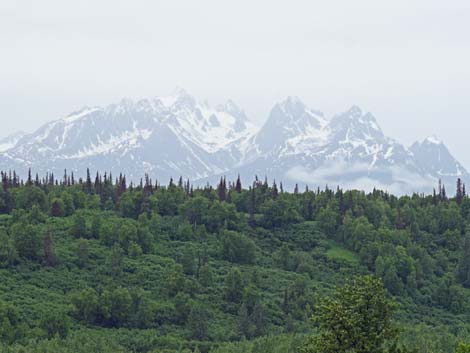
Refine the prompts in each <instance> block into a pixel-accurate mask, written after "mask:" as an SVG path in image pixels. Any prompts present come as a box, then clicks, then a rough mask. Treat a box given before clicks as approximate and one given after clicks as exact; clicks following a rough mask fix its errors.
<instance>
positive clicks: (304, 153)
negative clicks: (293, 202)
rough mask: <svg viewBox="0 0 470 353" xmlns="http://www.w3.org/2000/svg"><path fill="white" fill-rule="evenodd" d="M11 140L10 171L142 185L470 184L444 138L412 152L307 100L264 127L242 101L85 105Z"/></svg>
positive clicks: (356, 114) (352, 115) (420, 187)
mask: <svg viewBox="0 0 470 353" xmlns="http://www.w3.org/2000/svg"><path fill="white" fill-rule="evenodd" d="M5 141H6V142H2V143H3V144H2V143H0V146H4V147H3V152H2V150H1V149H0V165H1V166H2V169H16V170H17V171H18V172H19V173H21V174H25V173H26V172H27V169H28V168H32V169H33V170H34V171H37V172H39V173H45V172H46V171H52V172H55V173H62V172H63V170H64V169H68V170H69V171H74V172H76V173H79V174H83V173H84V171H85V170H86V168H90V169H91V170H101V171H104V170H107V171H111V172H113V173H120V172H123V173H125V174H127V175H128V177H129V178H131V179H133V180H135V181H137V180H138V179H139V178H140V177H141V176H142V175H143V174H145V173H148V174H149V175H150V176H151V177H152V178H157V179H159V180H160V181H162V182H166V181H167V180H168V179H169V178H170V177H173V178H177V177H179V176H183V177H185V178H189V179H191V180H193V181H194V182H196V183H205V182H207V181H209V182H216V181H218V179H219V178H220V176H222V175H227V177H229V178H235V177H236V176H237V175H238V174H240V175H241V176H242V178H243V179H245V180H252V179H253V177H254V176H255V175H258V177H260V178H263V177H264V176H269V177H270V178H271V179H276V180H278V181H283V183H284V185H285V186H286V187H293V185H294V184H296V183H299V184H308V185H310V186H314V187H316V186H325V185H326V184H328V185H330V186H336V185H342V186H344V187H348V188H361V189H367V190H368V189H371V188H373V187H380V188H384V189H387V190H389V191H391V192H394V193H405V192H406V193H408V192H413V191H429V190H431V189H432V187H433V186H434V185H436V183H437V180H438V179H442V180H443V182H444V183H446V184H453V183H455V179H456V178H457V177H460V178H462V179H463V180H464V181H467V180H469V179H470V178H469V174H468V172H467V171H466V170H465V168H464V167H463V166H462V165H461V164H460V163H458V162H457V161H456V160H455V158H454V157H452V155H451V154H450V152H449V151H448V149H447V148H446V147H445V145H444V144H443V143H442V142H439V141H436V139H431V138H428V139H426V140H424V141H423V142H419V143H418V142H417V143H415V144H413V145H412V146H411V147H410V148H406V147H405V146H403V145H401V144H400V143H398V142H397V141H395V140H393V139H391V138H389V137H387V136H386V135H385V134H384V132H383V131H382V129H381V128H380V126H379V124H378V122H377V120H376V119H375V117H374V116H373V115H372V114H371V113H368V112H363V111H362V110H361V109H360V108H359V107H357V106H353V107H351V108H350V109H349V110H347V111H346V112H344V113H341V114H337V115H335V116H333V117H332V118H327V117H325V115H324V114H323V113H322V112H320V111H318V110H314V109H311V108H309V107H307V106H306V105H305V104H304V103H303V102H302V101H301V100H300V99H299V98H297V97H288V98H287V99H285V100H284V101H282V102H280V103H278V104H276V105H275V106H274V107H273V108H272V110H271V112H270V114H269V117H268V119H267V121H266V122H265V124H264V125H263V126H262V127H261V128H260V129H259V130H257V129H256V128H255V127H254V126H253V125H252V124H251V123H250V122H249V120H248V119H247V117H246V115H245V113H244V112H243V110H242V109H240V108H239V107H237V106H236V104H235V103H233V102H232V101H228V102H226V103H225V104H223V105H219V106H217V107H215V108H212V107H211V106H210V105H209V104H207V103H201V102H198V101H197V100H196V99H195V98H193V97H192V96H191V95H189V94H188V93H187V92H185V91H184V90H178V91H177V92H176V93H175V94H173V95H171V96H167V97H154V98H151V99H142V100H139V101H137V102H134V101H131V100H122V101H121V102H119V103H117V104H112V105H109V106H108V107H105V108H100V107H93V108H89V107H85V108H83V109H82V110H80V111H78V112H75V113H72V114H70V115H69V116H67V117H65V118H63V119H59V120H55V121H52V122H50V123H47V124H45V125H44V126H42V127H41V128H40V129H38V130H37V131H35V132H34V133H32V134H28V135H24V136H22V135H18V136H17V137H16V140H14V138H13V137H11V138H9V139H7V140H5ZM0 142H1V141H0Z"/></svg>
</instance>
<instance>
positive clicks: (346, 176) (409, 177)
mask: <svg viewBox="0 0 470 353" xmlns="http://www.w3.org/2000/svg"><path fill="white" fill-rule="evenodd" d="M286 177H287V178H288V179H289V180H290V181H292V182H296V183H303V184H307V185H310V186H313V187H317V186H319V187H324V186H325V185H328V186H330V187H331V188H333V187H336V186H338V185H339V186H340V187H341V188H343V189H358V190H364V191H372V190H373V189H374V188H376V189H381V190H386V191H388V192H390V193H392V194H396V195H404V194H410V193H413V192H427V193H430V192H431V191H432V190H433V188H434V187H435V186H436V180H434V179H433V178H431V177H425V176H422V175H420V174H418V173H416V172H413V171H410V170H408V169H406V168H405V167H388V168H377V167H372V168H371V167H370V165H368V164H364V163H348V162H345V161H342V160H340V161H334V162H330V163H328V164H325V165H322V166H320V167H319V168H315V169H309V168H306V167H303V166H295V167H293V168H291V169H289V170H288V171H287V172H286Z"/></svg>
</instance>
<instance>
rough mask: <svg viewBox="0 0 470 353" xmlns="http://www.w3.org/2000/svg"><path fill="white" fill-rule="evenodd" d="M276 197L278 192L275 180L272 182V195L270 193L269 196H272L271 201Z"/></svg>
mask: <svg viewBox="0 0 470 353" xmlns="http://www.w3.org/2000/svg"><path fill="white" fill-rule="evenodd" d="M278 195H279V192H278V191H277V185H276V180H274V182H273V187H272V193H271V196H272V198H273V200H276V199H277V197H278Z"/></svg>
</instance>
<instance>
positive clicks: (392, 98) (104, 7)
mask: <svg viewBox="0 0 470 353" xmlns="http://www.w3.org/2000/svg"><path fill="white" fill-rule="evenodd" d="M469 33H470V1H468V0H449V1H442V0H439V1H435V0H412V1H410V0H394V1H377V0H366V1H361V0H355V1H351V0H344V1H338V0H328V1H315V0H305V1H300V0H289V1H287V0H286V1H276V0H256V1H255V0H237V1H223V0H213V1H210V0H197V1H193V0H187V1H179V0H171V1H161V0H153V1H143V0H132V1H131V0H128V1H119V0H99V1H97V0H95V1H90V0H80V1H70V0H69V1H66V0H41V1H37V0H36V1H34V0H31V1H26V0H2V1H1V2H0V122H1V128H0V136H3V135H7V134H9V133H11V132H13V131H15V130H25V131H33V130H34V129H36V128H37V127H39V126H40V125H41V124H43V123H44V122H46V121H49V120H52V119H57V118H59V117H62V116H64V115H66V114H68V113H69V112H71V111H74V110H77V109H79V108H81V107H82V106H84V105H106V104H109V103H113V102H115V101H118V100H119V99H121V98H122V97H130V98H135V99H137V98H142V97H151V96H156V95H166V94H168V93H171V91H172V90H173V89H174V88H175V87H183V88H185V89H186V90H187V91H189V92H190V93H191V94H193V95H195V96H196V97H198V98H200V99H204V98H207V99H208V100H209V102H211V103H213V104H216V103H220V102H222V101H224V100H226V99H228V98H231V99H233V100H234V101H236V102H237V103H238V104H239V105H240V106H242V107H243V108H244V109H245V110H246V112H247V114H248V115H249V117H250V118H251V119H253V120H254V121H256V122H258V123H261V122H262V121H263V120H264V119H265V118H266V116H267V114H268V112H269V110H270V108H271V107H272V105H274V103H275V102H276V101H279V100H281V99H283V98H284V97H285V96H287V95H296V96H299V97H300V98H301V99H302V100H303V101H304V102H305V103H307V104H308V105H309V106H311V107H313V108H316V109H319V110H322V111H324V112H325V113H327V114H333V113H336V112H341V111H344V110H346V109H348V108H349V106H351V105H353V104H357V105H359V106H361V107H362V108H363V109H364V110H368V111H371V112H372V113H373V114H374V115H375V116H376V117H377V119H378V121H379V123H380V124H381V126H382V128H383V130H384V131H385V133H386V134H387V135H389V136H391V137H394V138H396V139H398V140H399V141H400V142H402V143H405V144H407V145H408V144H410V143H411V142H412V141H414V140H416V139H422V138H424V137H425V136H427V135H432V134H435V135H437V136H438V137H440V138H441V139H443V140H444V141H445V142H446V144H447V145H448V146H449V147H450V149H451V152H453V153H454V155H456V156H457V158H458V159H459V160H460V161H462V162H463V163H464V164H465V166H466V167H467V168H468V169H470V153H469V151H470V139H469V138H468V134H469V131H470V42H469V39H468V36H469Z"/></svg>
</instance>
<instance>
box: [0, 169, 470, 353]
mask: <svg viewBox="0 0 470 353" xmlns="http://www.w3.org/2000/svg"><path fill="white" fill-rule="evenodd" d="M87 174H88V177H87V178H85V179H84V180H81V179H76V178H74V176H73V175H67V173H65V175H64V176H62V177H60V178H56V177H54V176H53V175H47V176H46V177H45V178H40V177H38V176H37V177H36V178H34V177H31V174H30V176H29V177H28V178H27V179H26V180H24V181H21V180H19V178H18V177H17V176H16V175H15V174H14V173H2V175H1V177H2V186H1V187H0V238H1V240H0V341H1V345H2V346H1V347H2V348H1V351H2V352H17V353H19V352H25V353H27V352H50V353H52V352H54V353H55V352H74V353H75V352H78V353H80V352H83V353H85V352H86V353H90V352H167V353H170V352H213V353H227V352H233V353H235V352H237V353H238V352H239V353H241V352H266V353H267V352H277V353H287V352H289V353H290V352H301V351H304V352H313V350H312V349H314V348H312V345H315V344H316V343H315V342H319V341H321V339H322V338H321V337H324V336H322V332H323V333H324V331H322V330H324V329H325V325H326V324H325V322H328V315H327V312H325V308H328V305H330V306H334V307H335V308H342V306H341V305H339V304H338V305H336V304H337V303H338V302H335V300H340V299H338V298H343V299H344V298H353V299H348V300H347V302H351V301H354V300H355V299H354V298H355V297H354V296H351V295H352V294H351V293H356V292H360V291H361V288H362V287H352V288H353V290H351V289H350V288H351V287H348V284H347V283H349V281H350V280H351V279H352V278H362V279H364V278H366V279H367V278H372V277H363V276H364V275H373V276H375V277H377V278H380V279H381V280H382V282H383V286H384V287H385V289H386V291H387V295H386V296H387V298H389V299H390V300H391V301H394V302H396V305H394V308H395V309H394V314H393V317H392V318H391V320H392V321H391V322H392V325H393V327H394V329H397V332H396V334H397V337H399V338H398V342H397V345H393V347H392V346H391V347H390V351H397V350H398V351H400V350H403V349H406V350H407V351H413V350H415V351H416V352H420V353H421V352H422V353H424V352H455V351H456V349H457V346H458V344H459V342H460V343H461V345H460V348H459V349H460V350H459V351H460V352H465V349H466V348H465V345H464V344H463V343H469V342H470V198H468V197H467V195H466V192H465V186H464V185H462V183H461V182H460V181H458V182H457V192H456V193H455V194H456V196H455V197H452V198H449V197H448V196H447V195H446V191H445V187H443V186H439V187H438V190H437V191H435V192H434V194H431V195H418V194H415V195H412V196H403V197H399V198H397V197H395V196H393V195H390V194H388V193H386V192H383V191H379V190H377V191H374V192H372V193H369V194H366V193H364V192H361V191H350V190H342V189H340V188H338V189H336V190H331V189H328V188H325V189H324V190H314V191H312V190H302V191H299V190H298V188H296V189H295V190H289V191H287V190H283V188H282V184H281V185H276V183H274V184H272V185H268V183H267V182H263V181H259V180H255V182H253V183H250V184H249V185H242V182H241V181H240V179H238V180H236V181H233V182H232V181H226V180H224V179H222V180H221V181H220V183H219V185H217V186H215V187H211V186H207V187H205V188H196V187H194V188H193V187H192V186H191V184H190V182H189V181H183V180H182V179H180V180H179V181H172V180H171V181H170V182H169V183H168V184H166V185H161V184H159V183H158V182H154V181H152V180H150V179H149V178H148V177H146V178H144V180H143V181H141V182H140V183H137V184H134V185H133V184H131V183H128V182H126V178H125V176H122V175H121V176H119V177H117V178H114V177H113V176H111V175H109V174H104V175H99V174H97V175H96V177H93V178H92V177H90V173H89V172H88V173H87ZM452 188H454V187H453V186H452ZM452 194H454V192H452ZM358 276H359V277H358ZM366 282H367V280H366ZM359 283H361V280H359ZM367 283H368V282H367ZM367 283H366V285H367ZM374 283H375V282H374ZM374 283H373V284H372V285H371V286H372V287H371V288H376V287H377V286H378V284H374ZM369 284H370V283H369ZM344 285H346V287H344V288H346V289H343V291H342V292H341V291H340V292H339V294H335V293H338V292H336V291H335V289H336V288H337V287H342V286H344ZM374 286H376V287H374ZM348 288H349V289H348ZM357 288H359V289H357ZM377 291H378V292H377V293H379V292H380V290H377ZM348 295H349V296H348ZM328 298H330V299H328ZM335 298H336V299H335ZM381 298H382V297H381ZM383 300H385V299H383ZM387 300H388V299H387ZM325 303H326V304H325ZM335 303H336V304H335ZM384 303H385V302H384ZM327 304H328V305H327ZM325 305H326V306H325ZM335 305H336V306H335ZM338 310H339V309H338ZM346 311H347V310H346ZM323 319H324V321H322V320H323ZM387 332H388V331H387ZM390 332H391V331H390ZM467 348H468V347H467ZM350 351H351V350H349V351H348V352H350ZM353 351H354V352H356V351H357V352H368V351H367V350H353ZM325 352H327V350H325Z"/></svg>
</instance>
